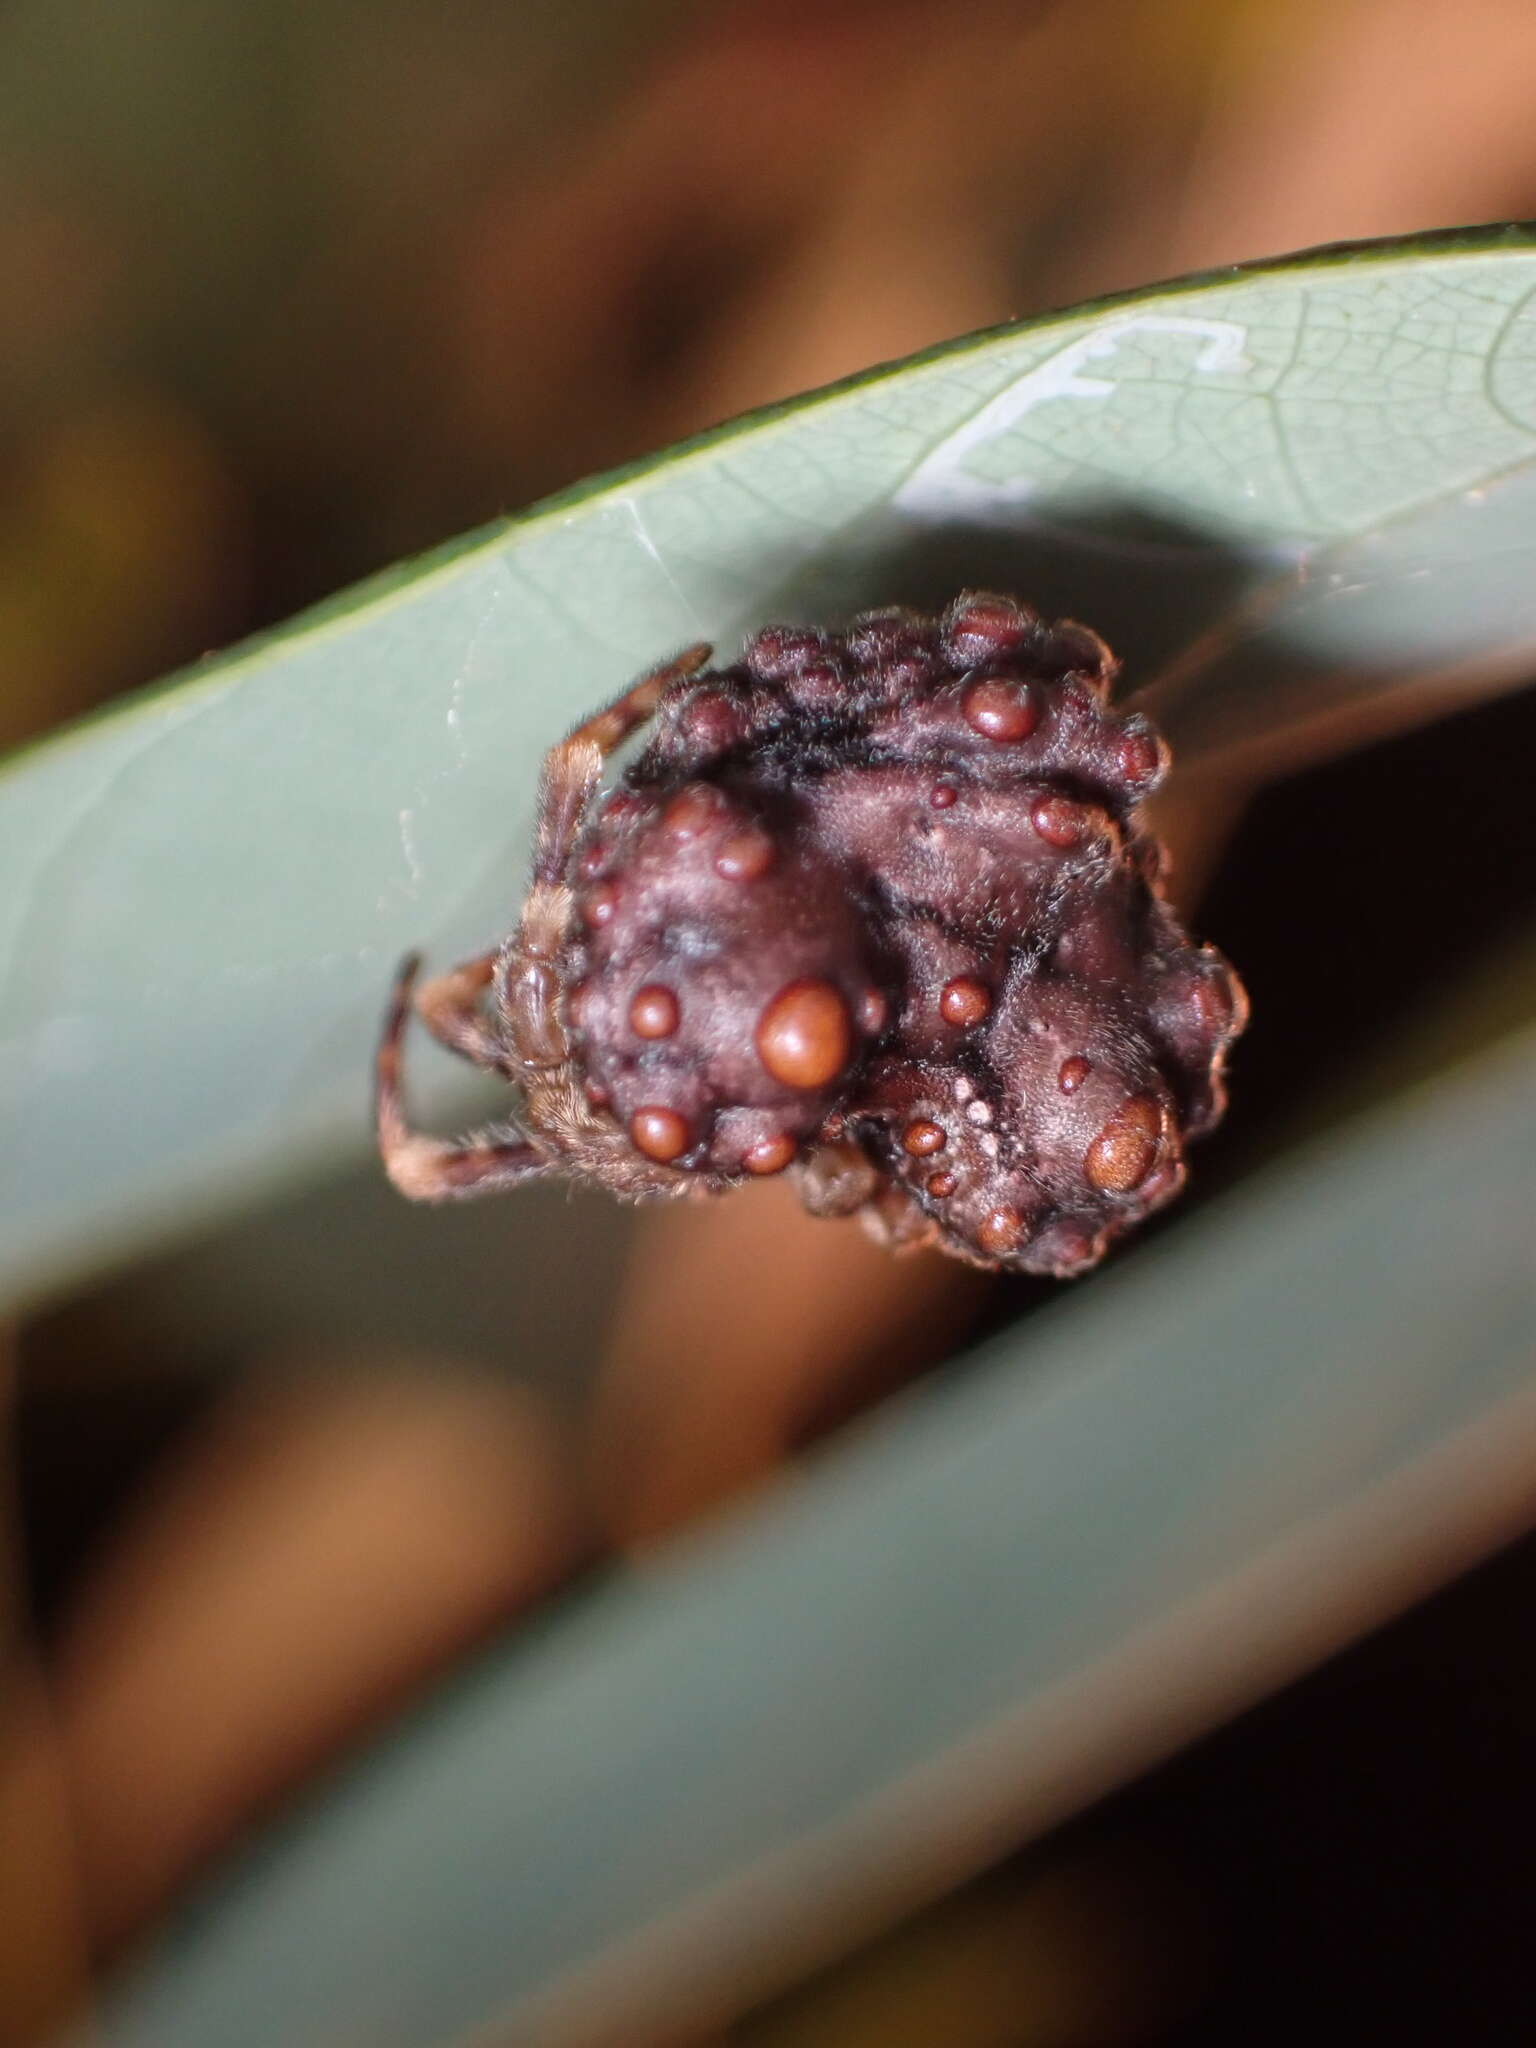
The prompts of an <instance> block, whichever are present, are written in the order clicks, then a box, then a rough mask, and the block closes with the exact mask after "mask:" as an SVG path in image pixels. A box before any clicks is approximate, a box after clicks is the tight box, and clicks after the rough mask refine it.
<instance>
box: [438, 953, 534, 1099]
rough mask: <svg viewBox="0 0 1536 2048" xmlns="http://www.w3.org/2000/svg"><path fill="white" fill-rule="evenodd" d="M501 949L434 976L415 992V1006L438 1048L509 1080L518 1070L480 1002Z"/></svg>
mask: <svg viewBox="0 0 1536 2048" xmlns="http://www.w3.org/2000/svg"><path fill="white" fill-rule="evenodd" d="M500 953H501V948H500V947H499V946H497V947H494V948H493V949H492V950H491V951H490V952H489V953H481V954H479V955H478V956H477V957H476V958H475V959H473V960H465V961H463V962H462V963H461V964H460V965H459V966H457V967H451V968H449V970H448V972H447V973H446V974H435V975H434V976H433V977H432V979H431V980H430V981H426V982H423V983H422V985H421V987H420V988H419V989H417V990H416V993H415V998H414V1006H415V1010H416V1014H417V1016H418V1017H419V1018H420V1019H421V1021H422V1023H423V1024H425V1025H426V1027H427V1029H428V1030H429V1031H430V1032H431V1034H432V1036H433V1037H434V1038H435V1039H436V1040H437V1042H438V1044H439V1045H445V1046H447V1048H448V1050H449V1051H450V1052H456V1053H457V1054H458V1055H459V1057H460V1059H465V1060H470V1061H472V1062H473V1063H474V1065H475V1066H477V1067H489V1068H490V1069H491V1071H492V1073H495V1074H506V1075H508V1076H510V1075H511V1074H512V1073H514V1071H515V1069H514V1067H513V1063H512V1061H511V1059H510V1058H509V1057H508V1054H507V1048H506V1045H505V1043H504V1042H503V1040H502V1039H501V1037H500V1036H499V1035H498V1033H497V1031H496V1028H495V1026H494V1025H493V1024H492V1023H491V1021H490V1019H489V1018H488V1017H487V1016H486V1015H485V1013H484V1011H483V1010H482V1009H481V1007H480V998H481V996H482V995H484V993H485V991H486V990H487V989H488V988H489V987H490V985H491V980H492V977H493V976H494V974H495V971H496V962H497V959H498V958H499V957H500Z"/></svg>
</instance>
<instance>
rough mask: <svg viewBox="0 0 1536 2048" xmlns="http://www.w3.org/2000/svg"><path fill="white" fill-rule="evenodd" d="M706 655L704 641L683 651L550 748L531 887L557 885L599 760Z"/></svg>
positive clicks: (694, 670)
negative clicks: (532, 885) (533, 885)
mask: <svg viewBox="0 0 1536 2048" xmlns="http://www.w3.org/2000/svg"><path fill="white" fill-rule="evenodd" d="M710 653H711V649H710V647H709V645H708V643H707V642H700V644H699V645H698V646H697V647H689V648H685V649H684V651H683V652H682V653H681V654H679V655H677V656H676V657H675V658H674V659H673V660H671V661H668V662H663V664H662V665H661V667H660V668H656V669H652V670H651V672H650V674H649V675H644V676H642V677H641V678H640V680H639V682H638V683H634V684H632V685H631V686H630V688H629V689H627V690H626V691H625V692H624V694H623V695H622V696H620V697H616V698H615V699H614V700H613V702H612V703H611V704H607V705H605V706H604V707H603V709H602V710H601V711H597V712H594V713H593V715H592V716H591V717H590V718H588V719H585V720H583V722H582V723H581V724H580V725H578V726H577V727H576V729H575V731H574V732H571V733H568V734H567V735H566V737H565V738H564V739H563V740H561V741H560V743H559V744H558V745H557V746H553V747H551V748H550V750H549V752H548V753H547V754H546V755H545V756H544V773H543V777H542V779H541V781H540V785H539V824H538V839H537V844H536V851H535V855H534V863H533V879H534V884H535V886H537V885H538V884H540V883H546V884H550V885H554V884H558V883H559V882H560V880H561V879H562V877H563V876H564V874H565V867H566V862H567V861H568V860H569V859H570V855H571V847H572V846H573V844H574V843H575V839H576V834H577V833H578V832H579V831H580V830H581V821H582V819H583V817H584V816H585V815H586V809H587V805H588V804H589V803H590V802H591V800H592V795H593V792H594V791H595V790H596V788H597V785H598V782H599V780H600V778H601V776H602V772H603V762H604V761H605V760H606V759H607V757H608V756H609V755H610V754H611V753H612V752H613V750H614V748H615V747H616V746H618V745H619V744H620V743H621V742H622V741H624V740H626V739H628V737H629V735H630V734H631V733H632V732H633V731H634V730H635V727H636V726H638V725H644V723H645V721H646V720H647V719H648V718H649V717H650V715H651V713H652V712H653V711H654V710H655V709H656V706H657V705H658V704H659V703H660V701H661V699H662V698H663V697H664V696H665V695H666V693H667V691H668V690H669V689H671V688H672V687H673V685H674V684H676V683H680V682H684V681H686V680H687V678H688V677H689V676H691V675H695V674H696V673H697V672H698V671H699V670H700V669H701V668H702V667H703V666H704V664H705V662H706V661H708V659H709V657H710Z"/></svg>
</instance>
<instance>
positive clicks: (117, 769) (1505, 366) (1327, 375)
mask: <svg viewBox="0 0 1536 2048" xmlns="http://www.w3.org/2000/svg"><path fill="white" fill-rule="evenodd" d="M1533 290H1536V247H1533V244H1532V241H1531V238H1530V236H1529V235H1528V234H1526V233H1525V232H1524V231H1521V230H1490V231H1483V232H1479V233H1471V234H1468V235H1464V236H1451V237H1440V238H1432V239H1431V240H1430V241H1428V242H1426V243H1423V244H1419V245H1413V244H1380V245H1368V246H1364V247H1361V248H1357V249H1349V250H1341V251H1334V252H1324V253H1322V254H1321V255H1318V256H1314V257H1310V258H1304V259H1299V260H1297V261H1294V262H1290V263H1285V264H1278V265H1272V266H1267V267H1258V268H1255V269H1252V270H1248V271H1235V272H1228V273H1222V274H1219V275H1215V276H1211V277H1206V278H1201V279H1196V280H1194V281H1192V282H1189V283H1187V284H1183V285H1173V286H1167V287H1162V288H1159V289H1156V290H1153V291H1149V292H1144V293H1140V294H1137V295H1134V296H1131V297H1129V298H1125V299H1121V300H1117V301H1112V302H1106V303H1103V304H1099V305H1096V306H1091V307H1088V308H1084V309H1080V310H1078V311H1075V312H1071V313H1066V314H1060V315H1053V316H1051V317H1048V318H1045V319H1041V320H1035V321H1032V322H1028V323H1025V324H1023V325H1021V326H1018V327H1014V328H1009V329H1005V330H1003V331H1000V332H995V333H991V334H986V335H982V336H979V337H973V338H970V339H967V340H965V341H961V342H957V343H954V344H952V345H950V346H947V347H945V348H942V349H939V350H936V351H934V352H933V353H931V354H929V355H927V356H925V357H921V358H918V359H915V360H913V361H911V362H909V363H906V364H903V365H898V366H896V367H894V368H888V369H883V370H879V371H876V372H874V373H872V374H871V375H869V376H867V377H864V378H861V379H858V380H855V381H854V382H852V383H850V384H847V385H843V386H840V387H837V388H834V389H832V390H830V391H827V392H824V393H821V394H818V395H815V396H813V397H811V398H808V399H806V400H803V401H800V402H798V403H796V404H794V405H791V406H788V407H785V408H781V409H779V410H776V411H772V412H769V413H766V414H762V415H759V416H756V417H753V418H749V419H747V420H744V421H740V422H737V423H736V424H734V425H732V426H730V427H728V428H725V429H723V430H721V431H720V432H718V433H715V434H713V435H710V436H708V437H706V438H705V439H704V440H702V441H700V442H697V443H695V444H693V445H691V446H688V447H685V448H683V449H680V450H677V451H674V452H672V453H670V454H667V455H663V456H661V457H658V458H657V459H656V460H654V461H652V462H649V463H646V464H643V465H640V466H638V467H636V468H634V469H632V470H629V471H626V472H624V473H622V474H620V475H618V476H616V477H612V478H609V479H607V480H605V481H601V482H599V483H597V484H595V485H592V486H588V487H584V488H583V489H582V490H580V491H576V492H573V493H570V494H568V495H567V496H565V497H563V498H561V499H557V500H555V501H553V502H551V503H549V504H547V505H545V506H543V507H541V508H538V509H536V510H535V511H533V512H532V513H529V514H528V515H526V516H525V517H522V518H519V519H516V520H513V521H511V522H509V523H507V524H505V525H502V526H498V527H497V528H495V529H493V530H491V531H488V532H486V533H483V534H480V535H478V536H475V537H473V538H471V539H470V540H468V541H466V542H464V543H462V544H460V545H459V546H457V547H456V548H453V549H449V550H445V551H443V552H442V553H440V554H439V555H438V556H436V557H433V558H431V559H429V560H427V561H425V562H423V563H420V564H418V565H415V566H413V567H410V568H407V569H404V570H402V571H397V572H394V573H392V574H391V575H389V576H387V577H383V578H380V579H378V580H377V581H376V582H374V583H373V584H371V585H364V586H363V587H361V588H360V589H358V590H356V591H354V592H351V593H349V594H347V595H346V596H345V597H344V598H342V599H340V600H337V601H335V602H333V603H332V604H330V605H328V606H326V607H323V608H322V609H321V610H319V611H317V612H315V613H313V614H311V615H309V616H307V617H305V618H301V619H299V620H298V621H296V622H295V623H294V624H293V626H292V627H290V628H289V629H287V630H286V631H284V632H283V633H281V634H279V635H277V636H275V637H272V638H270V639H268V640H265V641H263V642H260V643H257V644H254V645H252V646H250V647H248V648H244V649H237V650H235V651H234V652H233V653H232V654H230V655H228V656H226V657H224V658H223V659H220V660H217V661H214V662H211V663H209V664H208V665H207V666H205V667H204V668H203V669H201V670H198V671H195V672H193V673H192V674H190V675H189V676H186V677H183V678H181V679H179V680H178V681H177V683H176V685H175V687H173V688H170V689H167V690H165V691H162V692H160V693H157V694H152V695H147V696H145V697H142V698H140V699H138V700H136V701H133V702H131V703H128V704H126V705H124V706H123V707H121V708H119V709H117V710H115V711H114V712H113V713H111V714H110V715H109V716H106V717H104V718H102V719H99V720H98V721H96V722H94V723H92V724H89V725H87V726H84V727H82V728H80V729H78V730H75V731H73V732H69V733H66V734H64V735H63V736H61V737H60V738H58V739H56V740H54V741H52V742H50V743H48V744H46V745H44V746H42V747H40V748H37V749H34V750H33V751H31V752H30V753H28V754H26V755H24V756H22V757H21V758H19V759H18V760H16V761H15V762H13V763H12V764H11V765H10V766H9V768H8V769H6V770H5V771H4V773H3V774H0V864H3V872H4V875H5V889H4V893H3V897H0V960H3V962H4V969H3V974H0V988H3V999H0V1000H3V1010H0V1044H3V1046H4V1051H5V1058H4V1061H3V1064H0V1145H3V1148H4V1152H5V1156H6V1157H7V1158H8V1159H9V1160H11V1161H12V1162H16V1161H22V1162H24V1163H25V1172H24V1173H16V1172H13V1173H12V1175H11V1176H10V1177H9V1179H8V1183H7V1191H6V1194H5V1197H4V1207H3V1209H0V1296H3V1297H4V1298H7V1299H12V1300H14V1299H17V1298H21V1297H26V1296H33V1295H36V1294H38V1293H40V1292H42V1291H43V1290H45V1289H46V1288H48V1287H50V1286H54V1285H57V1284H59V1283H61V1282H62V1281H63V1280H65V1279H66V1278H69V1277H71V1276H78V1275H80V1274H83V1273H86V1272H88V1271H90V1270H91V1269H93V1268H94V1267H97V1266H100V1265H101V1264H103V1263H105V1262H107V1261H109V1260H111V1259H114V1258H119V1257H122V1256H123V1255H125V1254H126V1253H127V1252H128V1251H130V1250H132V1249H134V1248H135V1247H137V1246H141V1245H143V1244H145V1243H147V1242H150V1241H152V1240H154V1239H155V1238H157V1237H164V1236H166V1235H168V1234H171V1233H174V1232H175V1231H176V1230H178V1229H182V1228H184V1227H186V1226H187V1225H189V1224H190V1223H191V1222H193V1221H194V1220H201V1219H202V1218H203V1217H205V1216H206V1215H207V1214H208V1213H209V1211H210V1209H211V1208H213V1207H215V1206H218V1205H220V1204H228V1203H229V1202H231V1201H233V1200H236V1199H248V1198H249V1197H250V1195H251V1194H252V1193H253V1191H254V1190H255V1189H257V1188H258V1187H260V1186H261V1185H263V1184H266V1183H272V1182H275V1181H277V1180H279V1179H281V1178H284V1177H291V1176H294V1175H297V1174H299V1173H300V1172H302V1171H306V1170H309V1169H311V1168H313V1167H314V1166H316V1165H318V1163H319V1162H321V1161H322V1160H325V1159H329V1158H331V1157H333V1156H336V1155H339V1154H340V1153H342V1152H344V1151H346V1150H347V1149H349V1148H361V1147H362V1146H363V1145H364V1144H365V1143H366V1133H365V1120H364V1107H363V1105H364V1097H365V1093H366V1078H365V1072H366V1065H367V1058H368V1049H369V1043H370V1040H371V1037H372V1034H373V1030H374V1025H375V1020H376V1015H377V1012H378V1009H379V1005H380V1001H381V995H382V991H383V988H384V986H385V983H386V981H387V979H388V976H389V973H390V970H391V967H392V965H393V962H394V960H395V958H396V957H397V955H398V954H400V953H401V952H402V951H403V950H404V949H405V948H407V947H408V946H412V945H417V944H425V945H426V946H427V947H428V949H429V950H430V951H431V953H432V954H433V956H434V957H435V958H439V959H442V958H446V957H447V956H449V955H450V954H457V953H460V952H467V951H469V950H471V949H474V948H478V947H480V946H482V945H484V944H485V943H487V941H488V940H489V939H491V938H492V937H494V936H495V935H496V934H497V933H498V932H499V931H501V930H502V929H504V928H505V926H506V925H507V923H508V922H509V920H510V918H511V916H512V915H513V913H514V911H515V908H516V905H517V903H518V900H519V898H520V894H521V880H522V868H523V858H524V852H523V848H524V839H525V834H526V830H527V825H528V821H529V814H530V806H531V799H532V794H533V789H534V782H535V771H536V763H537V757H538V755H539V752H540V750H541V749H542V748H544V747H545V746H546V745H548V744H549V743H550V742H551V741H552V740H553V739H555V738H556V737H558V735H559V734H560V732H561V730H562V729H563V728H564V727H565V726H567V725H568V724H570V723H571V722H572V721H573V720H574V719H575V718H576V717H577V716H579V715H580V714H581V713H583V712H584V711H585V710H586V709H588V708H589V707H590V706H591V705H592V704H593V703H595V702H596V701H598V700H599V699H601V698H603V697H604V696H605V695H607V694H608V693H610V692H611V691H613V690H614V689H615V688H616V687H617V686H619V685H620V684H621V683H622V682H623V681H624V680H625V679H626V678H627V677H628V676H629V675H631V674H632V673H633V672H635V671H637V670H638V669H640V668H642V667H644V666H645V665H647V664H649V663H650V662H652V661H653V660H654V659H656V658H657V657H658V656H659V655H661V654H662V653H664V652H666V651H668V650H670V649H673V648H676V647H678V646H680V645H682V644H684V643H686V642H688V641H690V640H694V639H697V638H699V637H701V636H702V637H707V638H710V639H712V640H715V641H716V642H718V643H721V644H723V645H724V646H725V647H727V648H728V647H730V646H731V644H732V643H733V642H734V641H735V640H736V639H737V638H738V636H739V635H740V634H741V633H742V632H743V631H744V630H745V629H747V628H749V627H751V626H753V625H755V624H757V623H760V622H761V621H763V620H764V619H765V618H767V617H770V616H788V617H798V616H817V615H825V614H833V613H838V614H840V613H846V612H847V611H849V610H851V609H854V608H857V607H858V606H860V605H864V604H868V603H872V602H887V601H891V600H897V599H906V600H913V601H922V602H931V601H934V600H935V599H938V598H942V597H943V596H944V595H946V594H947V593H948V592H950V591H951V590H952V589H953V588H954V587H955V586H956V585H957V584H960V583H970V584H982V585H986V584H1003V585H1006V586H1011V587H1013V588H1015V589H1018V590H1020V591H1022V592H1024V593H1025V594H1027V595H1029V596H1030V597H1031V598H1033V599H1034V600H1035V601H1037V602H1038V603H1039V604H1040V605H1041V606H1042V608H1045V609H1049V610H1053V611H1065V612H1068V613H1076V614H1079V615H1082V616H1085V617H1088V618H1089V619H1091V620H1092V622H1093V623H1094V624H1095V625H1097V626H1099V627H1100V629H1101V630H1103V631H1105V632H1106V633H1107V634H1108V635H1109V636H1110V638H1111V639H1112V640H1114V641H1115V642H1116V643H1117V645H1118V646H1119V647H1120V649H1121V650H1122V651H1123V652H1124V654H1125V655H1126V657H1127V661H1128V679H1129V682H1130V684H1132V685H1135V684H1137V683H1142V682H1145V681H1147V679H1149V678H1150V677H1152V676H1153V675H1154V674H1155V673H1156V672H1157V671H1158V669H1159V668H1160V667H1161V666H1162V665H1163V664H1166V663H1168V662H1169V661H1171V660H1175V661H1176V658H1177V657H1178V656H1179V655H1180V653H1181V651H1184V650H1188V649H1190V648H1191V647H1198V648H1200V649H1202V650H1204V651H1205V652H1206V653H1208V654H1210V655H1212V656H1214V658H1213V659H1209V660H1204V661H1203V665H1200V666H1198V667H1191V666H1190V665H1189V664H1188V663H1186V664H1184V665H1183V666H1175V668H1174V669H1173V670H1172V671H1170V672H1169V673H1168V674H1167V676H1166V679H1165V680H1164V682H1163V683H1162V684H1161V685H1160V686H1158V687H1157V689H1156V690H1155V691H1154V695H1155V698H1156V701H1157V702H1158V704H1159V708H1160V709H1161V711H1162V714H1163V716H1164V718H1165V719H1166V720H1167V721H1168V723H1169V725H1170V727H1171V729H1172V731H1173V734H1174V737H1175V739H1176V740H1182V741H1183V742H1184V744H1185V748H1186V755H1187V757H1195V758H1198V757H1199V756H1201V755H1209V754H1211V753H1212V752H1217V753H1219V752H1220V751H1221V750H1222V749H1224V748H1234V747H1241V746H1243V745H1246V744H1249V743H1251V742H1252V740H1253V738H1254V735H1255V734H1259V735H1265V734H1268V733H1269V732H1270V731H1271V730H1272V728H1274V727H1275V726H1276V724H1277V723H1280V724H1284V723H1296V722H1297V721H1302V722H1304V721H1306V720H1308V719H1313V718H1316V717H1318V716H1337V715H1340V713H1341V707H1342V713H1343V715H1345V716H1355V717H1358V715H1359V710H1360V706H1361V704H1363V703H1370V702H1374V701H1375V700H1376V699H1377V698H1378V697H1380V696H1381V695H1382V694H1383V693H1385V692H1391V693H1393V694H1394V695H1401V694H1402V693H1403V692H1405V691H1407V690H1410V689H1413V688H1418V689H1423V688H1426V687H1431V686H1432V687H1433V688H1435V689H1436V690H1439V691H1447V690H1450V691H1454V690H1456V689H1468V690H1470V689H1474V688H1475V689H1482V688H1486V687H1489V686H1490V685H1491V684H1493V683H1496V682H1498V681H1500V680H1503V679H1507V678H1508V677H1510V676H1513V675H1516V674H1518V673H1519V672H1520V669H1521V666H1522V664H1524V663H1527V662H1528V661H1529V659H1530V649H1531V641H1532V637H1533V620H1532V608H1531V605H1530V602H1529V591H1530V588H1531V584H1532V574H1531V572H1532V567H1533V557H1536V540H1533V520H1532V502H1531V492H1532V489H1533V481H1532V480H1533V477H1536V302H1533V299H1532V293H1533Z"/></svg>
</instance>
